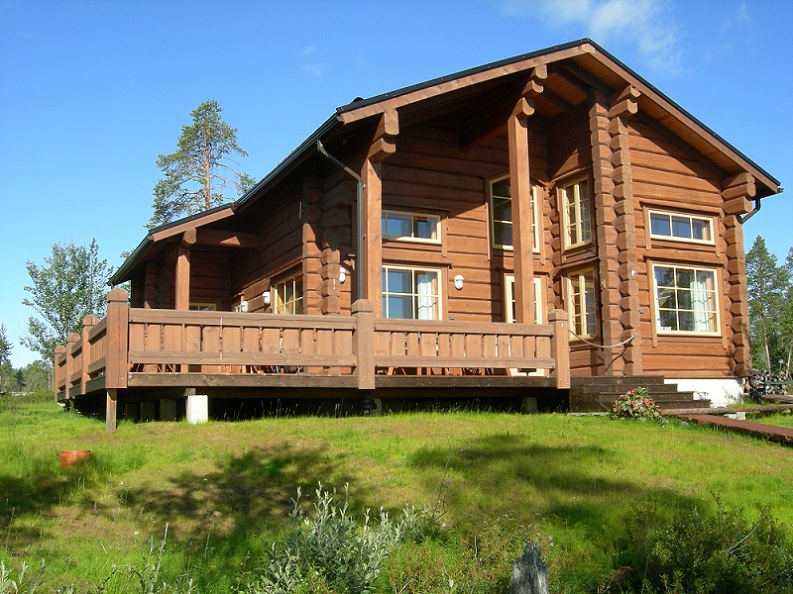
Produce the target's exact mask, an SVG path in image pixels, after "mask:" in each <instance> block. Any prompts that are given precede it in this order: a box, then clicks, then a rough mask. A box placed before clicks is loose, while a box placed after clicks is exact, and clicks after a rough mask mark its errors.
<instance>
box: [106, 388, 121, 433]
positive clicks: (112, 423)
mask: <svg viewBox="0 0 793 594" xmlns="http://www.w3.org/2000/svg"><path fill="white" fill-rule="evenodd" d="M117 409H118V390H117V389H116V388H108V389H107V401H106V403H105V431H115V430H116V413H117Z"/></svg>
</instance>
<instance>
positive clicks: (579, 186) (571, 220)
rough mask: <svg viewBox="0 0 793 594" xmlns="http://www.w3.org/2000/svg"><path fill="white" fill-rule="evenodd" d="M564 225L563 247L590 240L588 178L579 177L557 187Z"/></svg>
mask: <svg viewBox="0 0 793 594" xmlns="http://www.w3.org/2000/svg"><path fill="white" fill-rule="evenodd" d="M559 196H560V200H561V205H562V208H563V210H562V212H563V216H564V227H565V249H568V248H572V247H576V246H579V245H583V244H585V243H589V242H591V241H592V214H591V204H590V202H591V200H590V196H589V179H587V178H585V179H579V180H576V181H574V182H572V183H569V184H567V185H564V186H561V187H560V188H559Z"/></svg>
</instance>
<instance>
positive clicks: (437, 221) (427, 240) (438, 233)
mask: <svg viewBox="0 0 793 594" xmlns="http://www.w3.org/2000/svg"><path fill="white" fill-rule="evenodd" d="M388 215H396V216H400V217H410V229H411V235H410V236H407V235H387V234H386V232H385V227H386V226H387V225H386V220H387V218H388ZM417 218H426V219H434V221H435V230H434V235H435V237H432V238H427V237H416V236H415V235H414V234H413V233H414V231H415V228H416V219H417ZM380 221H381V222H380V232H381V234H382V237H383V239H384V240H388V241H404V242H409V243H425V244H432V245H440V244H441V242H442V237H441V216H440V215H437V214H428V213H425V212H412V211H406V210H393V209H383V211H382V213H381V216H380Z"/></svg>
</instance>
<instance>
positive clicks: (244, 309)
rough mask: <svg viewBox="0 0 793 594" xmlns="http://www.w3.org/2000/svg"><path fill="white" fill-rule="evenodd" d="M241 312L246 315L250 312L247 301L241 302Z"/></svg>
mask: <svg viewBox="0 0 793 594" xmlns="http://www.w3.org/2000/svg"><path fill="white" fill-rule="evenodd" d="M240 311H241V312H242V313H246V312H247V311H248V302H247V301H240Z"/></svg>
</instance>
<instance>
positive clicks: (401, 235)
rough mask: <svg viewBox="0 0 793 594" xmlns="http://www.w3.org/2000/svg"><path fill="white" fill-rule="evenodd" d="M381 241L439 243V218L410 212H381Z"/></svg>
mask: <svg viewBox="0 0 793 594" xmlns="http://www.w3.org/2000/svg"><path fill="white" fill-rule="evenodd" d="M382 221H383V227H382V233H383V239H397V240H402V241H417V242H422V243H440V239H441V235H440V217H439V216H437V215H426V214H417V213H410V212H397V211H393V210H384V211H383V218H382Z"/></svg>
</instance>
